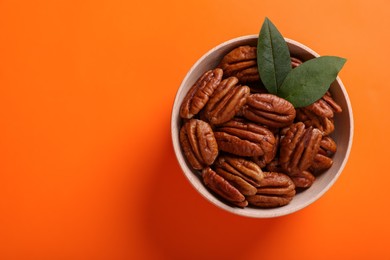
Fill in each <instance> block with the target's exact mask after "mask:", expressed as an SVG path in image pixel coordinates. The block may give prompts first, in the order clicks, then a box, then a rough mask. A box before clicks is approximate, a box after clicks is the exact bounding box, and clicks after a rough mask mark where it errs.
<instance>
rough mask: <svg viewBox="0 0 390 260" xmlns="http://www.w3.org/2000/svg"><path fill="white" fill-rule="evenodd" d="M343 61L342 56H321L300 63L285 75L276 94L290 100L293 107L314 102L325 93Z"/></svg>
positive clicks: (344, 60)
mask: <svg viewBox="0 0 390 260" xmlns="http://www.w3.org/2000/svg"><path fill="white" fill-rule="evenodd" d="M345 62H346V59H344V58H340V57H335V56H322V57H318V58H314V59H311V60H308V61H306V62H304V63H302V64H301V65H300V66H298V67H296V68H295V69H293V70H291V72H290V73H289V74H288V75H287V77H286V79H285V80H284V82H283V84H282V86H281V87H280V88H279V91H278V96H280V97H282V98H284V99H286V100H288V101H290V102H291V103H292V104H293V105H294V107H305V106H308V105H310V104H312V103H314V102H315V101H317V100H318V99H320V98H321V97H322V96H323V95H324V94H325V93H326V91H327V90H328V89H329V87H330V84H331V83H332V82H333V81H334V80H335V79H336V77H337V74H338V73H339V71H340V70H341V68H342V67H343V66H344V63H345Z"/></svg>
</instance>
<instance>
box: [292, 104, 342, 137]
mask: <svg viewBox="0 0 390 260" xmlns="http://www.w3.org/2000/svg"><path fill="white" fill-rule="evenodd" d="M296 117H297V119H298V120H299V121H300V122H303V123H304V124H305V125H306V127H311V126H312V127H315V128H317V129H319V130H321V132H322V133H323V134H324V135H329V134H331V133H332V132H333V131H334V123H333V118H328V117H321V116H318V115H316V114H315V113H313V112H312V111H310V110H308V109H306V108H298V109H297V115H296Z"/></svg>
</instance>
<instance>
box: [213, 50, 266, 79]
mask: <svg viewBox="0 0 390 260" xmlns="http://www.w3.org/2000/svg"><path fill="white" fill-rule="evenodd" d="M256 50H257V48H256V47H252V46H249V45H245V46H239V47H237V48H235V49H233V50H232V51H231V52H229V53H228V54H226V55H225V56H224V57H223V59H222V60H221V62H220V63H219V65H218V67H219V68H221V69H223V73H224V75H225V76H227V77H230V76H235V77H237V78H238V79H239V81H240V82H241V83H247V82H254V81H258V80H259V79H260V76H259V72H258V70H257V54H256Z"/></svg>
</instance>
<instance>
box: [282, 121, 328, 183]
mask: <svg viewBox="0 0 390 260" xmlns="http://www.w3.org/2000/svg"><path fill="white" fill-rule="evenodd" d="M321 138H322V134H321V132H320V131H319V130H318V129H316V128H312V127H309V128H305V125H304V124H303V123H302V122H298V123H295V124H293V125H291V126H290V128H289V130H288V131H287V132H286V135H285V136H284V137H283V139H282V141H281V143H280V157H279V163H280V166H281V167H282V169H283V170H284V171H285V172H286V173H287V174H288V175H289V176H293V175H296V174H300V173H302V172H303V171H306V170H307V169H308V168H309V167H310V166H311V165H312V163H313V160H314V156H315V155H316V154H317V153H318V150H319V148H320V141H321Z"/></svg>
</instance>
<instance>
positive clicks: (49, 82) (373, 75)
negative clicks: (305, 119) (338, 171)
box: [0, 0, 390, 259]
mask: <svg viewBox="0 0 390 260" xmlns="http://www.w3.org/2000/svg"><path fill="white" fill-rule="evenodd" d="M310 2H312V3H310ZM265 16H268V17H269V18H270V19H271V20H272V21H273V22H274V23H275V24H276V25H277V26H278V28H279V29H280V31H281V32H282V33H283V35H284V36H286V37H289V38H292V39H295V40H297V41H300V42H302V43H303V44H306V45H308V46H310V47H311V48H312V49H314V50H315V51H317V52H318V53H320V54H322V55H325V54H328V55H337V56H342V57H345V58H347V59H348V61H347V63H346V65H345V67H344V68H343V70H342V71H341V74H340V76H341V78H342V80H343V82H344V84H345V86H346V88H347V91H348V93H349V95H350V99H351V102H352V106H353V110H354V118H355V138H354V143H353V147H352V151H351V156H350V160H349V162H348V164H347V166H346V168H345V170H344V172H343V174H342V175H341V176H340V178H339V180H338V181H337V182H336V184H335V185H334V186H333V187H332V188H331V189H330V190H329V192H328V193H327V194H326V195H325V196H323V197H322V198H321V199H320V200H318V201H317V202H315V203H314V204H312V205H311V206H309V207H307V208H305V209H303V210H301V211H299V212H296V213H294V214H292V215H289V216H284V217H279V218H275V219H248V218H244V217H240V216H236V215H232V214H229V213H227V212H224V211H222V210H220V209H219V208H216V207H215V206H213V205H212V204H210V203H209V202H208V201H206V200H204V199H203V198H202V197H201V196H200V195H199V194H198V193H197V192H196V191H195V190H194V189H193V188H192V187H191V185H190V184H189V183H188V181H187V180H186V179H185V177H184V175H183V174H182V172H181V170H180V168H179V166H178V164H177V162H176V159H175V156H174V153H173V148H172V145H171V139H170V113H171V107H172V103H173V100H174V96H175V94H176V90H177V88H178V87H179V85H180V83H181V80H182V79H183V78H184V76H185V74H186V72H187V71H188V70H189V69H190V67H191V66H192V65H193V63H194V62H195V61H196V60H197V59H198V58H200V57H201V55H203V54H204V53H205V52H206V51H208V50H209V49H210V48H212V47H214V46H216V45H217V44H219V43H221V42H223V41H225V40H228V39H230V38H233V37H237V36H241V35H245V34H256V33H258V31H259V29H260V26H261V23H262V21H263V19H264V17H265ZM389 27H390V4H389V2H388V1H385V0H371V1H362V0H360V1H359V0H357V1H338V0H329V1H302V0H296V1H292V2H291V1H290V2H289V1H282V0H274V1H254V0H251V1H250V0H243V1H232V0H228V1H226V0H224V1H221V0H216V1H206V0H197V1H183V0H180V1H179V0H167V1H118V0H110V1H97V0H95V1H61V0H60V1H49V0H47V1H41V0H37V1H6V0H0V120H1V121H0V133H1V134H0V259H212V258H214V259H330V258H332V259H389V258H390V247H389V241H390V224H389V219H390V213H389V210H388V208H389V199H388V198H389V192H390V189H389V185H390V174H389V173H388V171H389V169H388V167H387V165H388V161H389V158H388V148H387V147H389V146H390V142H389V137H388V129H389V127H390V121H389V120H390V117H389V115H388V113H389V95H390V88H389V77H388V76H389V57H390V47H389V46H390V36H389V30H388V28H389Z"/></svg>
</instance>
